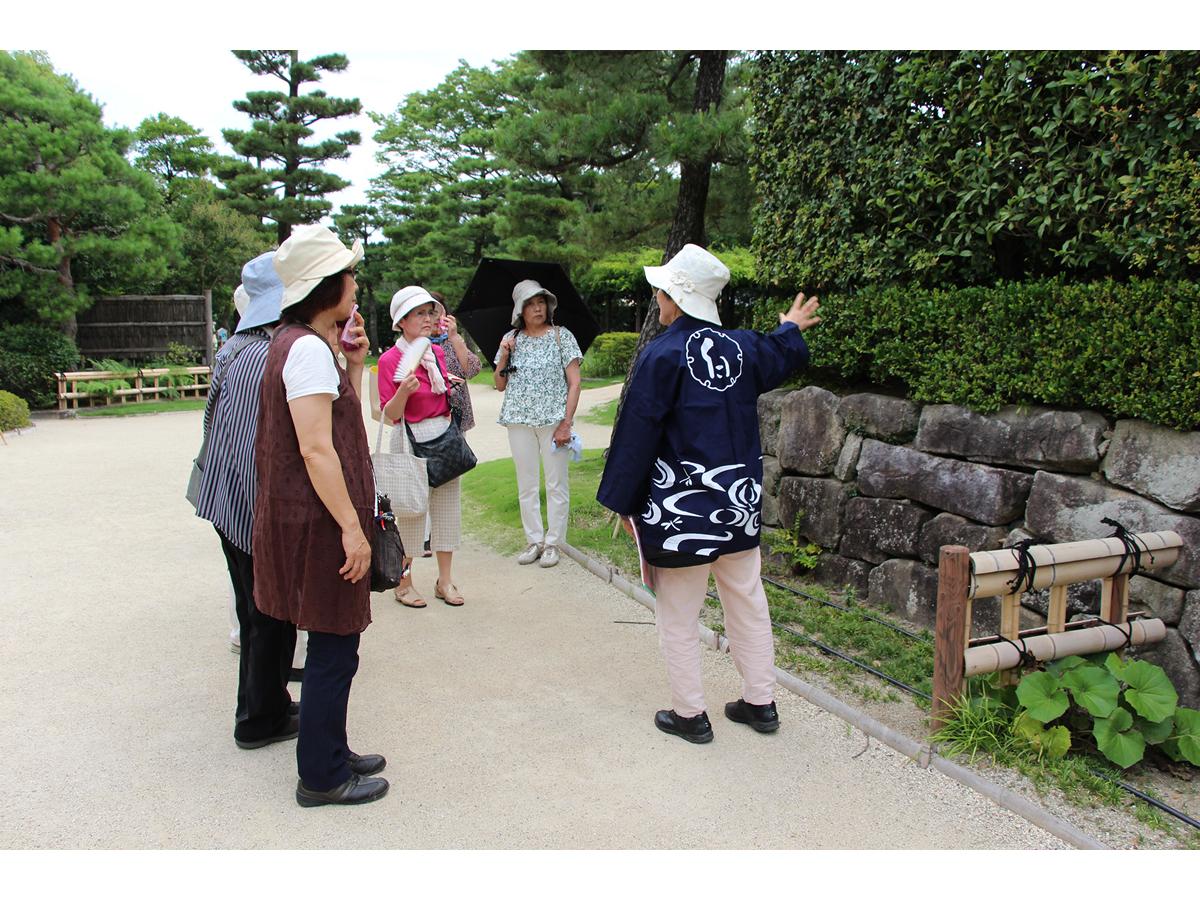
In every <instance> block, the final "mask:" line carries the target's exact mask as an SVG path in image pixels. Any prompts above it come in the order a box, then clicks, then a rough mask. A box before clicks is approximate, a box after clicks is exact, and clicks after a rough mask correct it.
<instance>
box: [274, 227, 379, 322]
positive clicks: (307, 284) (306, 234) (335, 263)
mask: <svg viewBox="0 0 1200 900" xmlns="http://www.w3.org/2000/svg"><path fill="white" fill-rule="evenodd" d="M362 258H363V246H362V241H360V240H356V241H355V242H354V245H353V246H352V247H347V246H346V245H345V244H343V243H342V242H341V241H339V240H338V238H337V235H336V234H334V233H333V231H332V230H330V229H329V228H327V227H326V226H324V225H301V226H299V227H298V228H295V229H293V230H292V236H291V237H289V238H288V239H287V240H286V241H284V242H283V243H282V244H280V245H279V249H278V250H276V251H275V271H276V273H277V274H278V275H279V280H280V281H282V282H283V302H282V303H280V307H279V308H280V309H281V310H284V309H287V308H288V307H289V306H295V305H296V304H297V303H299V302H300V301H301V300H303V299H304V298H305V297H307V296H308V295H309V294H310V293H312V289H313V288H315V287H316V286H317V285H318V284H320V283H321V280H322V279H323V278H328V277H329V276H330V275H336V274H337V273H338V272H344V271H346V270H347V269H352V268H354V267H355V266H356V265H358V264H359V263H360V262H362Z"/></svg>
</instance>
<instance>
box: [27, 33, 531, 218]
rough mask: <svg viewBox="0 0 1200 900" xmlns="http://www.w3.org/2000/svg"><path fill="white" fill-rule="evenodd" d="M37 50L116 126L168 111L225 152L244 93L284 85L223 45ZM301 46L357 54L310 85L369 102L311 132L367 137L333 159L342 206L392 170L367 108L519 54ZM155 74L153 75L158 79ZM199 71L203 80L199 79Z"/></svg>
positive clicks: (310, 53)
mask: <svg viewBox="0 0 1200 900" xmlns="http://www.w3.org/2000/svg"><path fill="white" fill-rule="evenodd" d="M10 49H15V48H10ZM30 49H33V48H30ZM36 49H44V50H46V52H47V53H49V55H50V59H51V61H52V62H53V63H54V67H55V69H56V70H57V71H59V72H64V73H67V74H70V75H72V76H74V78H75V80H76V82H78V84H79V86H80V87H81V88H82V89H83V90H85V91H87V92H88V93H90V94H91V95H92V98H93V99H94V100H96V101H97V102H98V103H100V104H101V106H102V107H103V113H104V122H105V124H106V125H109V126H117V125H120V126H124V127H127V128H135V127H137V125H138V123H139V122H141V121H142V120H143V119H145V118H147V117H150V116H155V115H157V114H158V113H160V112H165V113H167V114H169V115H173V116H178V117H179V118H181V119H183V120H184V121H186V122H187V123H188V124H190V125H192V126H194V127H196V128H198V129H200V130H201V131H203V132H204V134H205V135H206V136H207V137H208V138H209V139H210V140H211V141H212V142H213V144H214V146H215V147H216V149H217V151H218V152H220V153H225V154H232V152H233V151H232V148H230V147H229V145H228V144H226V143H225V141H224V140H223V139H222V137H221V129H223V128H238V129H246V128H249V125H250V118H249V116H247V115H246V114H245V113H241V112H238V111H237V110H235V109H234V108H233V105H232V104H233V101H234V100H236V99H240V98H244V97H245V95H246V92H247V91H264V90H279V89H280V88H282V87H283V83H282V82H280V81H279V80H278V79H276V78H273V77H269V76H261V75H255V74H253V73H252V72H251V71H250V70H249V69H247V68H246V67H245V66H244V65H243V64H242V63H241V62H239V61H238V60H237V59H236V58H235V57H234V55H233V54H232V53H231V52H230V51H229V50H226V49H221V48H216V47H213V48H201V49H196V50H193V51H191V52H189V53H188V54H187V56H186V58H185V57H183V56H181V55H180V54H179V52H178V49H177V48H175V47H173V46H170V45H166V44H164V45H159V46H153V47H146V48H143V49H142V50H140V51H138V54H137V61H138V65H137V66H136V67H134V66H129V65H118V64H114V59H113V55H112V52H111V48H109V47H108V46H105V45H102V44H90V45H87V46H62V47H56V46H54V45H53V44H51V45H49V46H40V47H37V48H36ZM296 49H297V50H299V52H300V58H301V59H311V58H313V57H314V56H320V55H322V54H326V53H344V54H345V55H346V56H347V57H348V58H349V60H350V66H349V68H347V69H346V71H344V72H340V73H335V74H330V73H325V75H324V76H323V77H322V80H321V82H320V83H319V84H312V83H309V84H306V85H305V86H304V87H303V88H302V91H303V92H305V93H309V92H311V91H312V90H314V89H315V88H319V89H321V90H324V91H325V92H326V93H327V94H329V95H330V96H332V97H357V98H358V99H359V100H360V101H362V107H363V112H362V113H361V114H360V115H358V116H355V117H345V118H341V119H333V120H329V121H326V122H320V123H318V124H316V125H315V126H314V132H315V133H314V135H313V137H312V138H311V139H310V140H312V141H320V140H323V139H325V138H328V137H332V136H333V135H334V134H335V133H337V132H340V131H347V130H356V131H358V132H359V133H360V134H361V135H362V143H361V144H359V145H357V146H355V147H352V148H351V152H350V158H349V159H347V160H331V161H330V162H328V163H326V164H325V169H326V170H327V171H329V172H332V173H334V174H336V175H340V176H341V177H343V178H345V179H347V180H348V181H350V182H351V186H350V187H348V188H346V189H345V190H343V191H339V192H337V193H335V194H329V195H327V196H328V199H329V200H331V201H332V202H333V204H334V208H335V209H337V208H338V207H340V206H342V205H344V204H353V203H363V202H365V191H366V189H367V187H368V182H369V181H370V179H371V178H372V177H373V176H375V175H377V174H379V173H380V172H381V171H382V169H383V167H382V166H381V165H379V164H378V163H376V161H375V153H376V151H377V150H378V146H377V145H376V144H375V142H374V141H373V140H372V135H373V134H374V133H375V131H376V127H375V125H374V123H373V122H372V121H371V120H370V119H369V118H368V117H367V112H369V111H371V112H383V113H391V112H394V111H395V109H396V107H397V105H398V104H400V103H401V102H402V101H403V99H404V97H405V96H407V95H408V94H410V93H413V92H415V91H425V90H429V89H430V88H432V87H434V86H436V85H437V84H439V83H440V82H441V81H442V79H443V78H444V77H445V76H446V75H447V74H448V73H449V72H450V71H451V70H453V69H454V68H455V67H456V66H457V65H458V63H459V60H460V59H465V60H466V61H467V62H468V63H470V64H471V65H473V66H477V67H478V66H486V65H489V64H490V63H492V62H493V61H495V60H499V59H503V58H505V57H507V56H509V55H510V54H512V53H513V52H515V48H513V47H511V46H504V45H503V44H501V43H497V44H495V45H494V46H491V47H487V46H480V47H478V48H471V47H463V48H461V49H455V50H434V49H424V48H419V49H415V50H409V51H406V52H403V53H398V52H396V51H388V50H354V49H352V48H349V47H347V46H346V45H341V46H335V47H327V46H318V45H313V46H304V45H299V46H297V47H296ZM147 73H153V74H152V77H147ZM198 73H203V77H197V75H198Z"/></svg>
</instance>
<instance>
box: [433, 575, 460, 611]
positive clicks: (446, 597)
mask: <svg viewBox="0 0 1200 900" xmlns="http://www.w3.org/2000/svg"><path fill="white" fill-rule="evenodd" d="M433 596H435V597H437V598H438V599H439V600H441V601H442V602H443V603H445V604H446V605H447V606H462V605H463V604H464V603H466V602H467V601H466V600H464V599H463V595H462V594H461V593H460V592H459V590H458V588H457V587H455V586H454V582H450V590H449V591H447V592H446V593H444V594H443V593H442V583H441V582H440V581H439V582H438V583H437V584H435V585H434V586H433Z"/></svg>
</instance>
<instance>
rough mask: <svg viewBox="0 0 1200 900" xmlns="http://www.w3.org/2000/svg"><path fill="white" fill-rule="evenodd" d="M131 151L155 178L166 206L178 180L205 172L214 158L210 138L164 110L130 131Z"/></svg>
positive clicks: (172, 199)
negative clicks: (131, 137) (131, 132)
mask: <svg viewBox="0 0 1200 900" xmlns="http://www.w3.org/2000/svg"><path fill="white" fill-rule="evenodd" d="M133 152H134V154H135V158H134V165H136V166H137V167H138V168H139V169H142V170H143V171H146V172H149V173H150V174H151V175H153V176H154V177H155V179H156V180H157V181H158V184H159V187H160V189H161V190H162V193H163V199H164V200H165V201H166V202H167V204H168V205H169V204H170V203H171V202H173V201H174V200H175V199H176V196H175V195H176V188H177V187H178V186H179V184H180V183H181V181H186V180H188V179H194V178H202V177H204V176H206V175H208V173H209V169H210V168H211V166H212V163H213V161H214V157H213V145H212V141H210V140H209V139H208V138H207V137H205V136H204V133H203V132H201V131H200V130H199V129H197V128H194V127H193V126H191V125H189V124H188V123H187V122H185V121H184V120H183V119H180V118H179V117H177V116H169V115H167V114H166V113H159V114H158V115H157V116H154V117H152V118H146V119H143V120H142V123H141V124H140V125H138V127H137V130H136V131H134V133H133Z"/></svg>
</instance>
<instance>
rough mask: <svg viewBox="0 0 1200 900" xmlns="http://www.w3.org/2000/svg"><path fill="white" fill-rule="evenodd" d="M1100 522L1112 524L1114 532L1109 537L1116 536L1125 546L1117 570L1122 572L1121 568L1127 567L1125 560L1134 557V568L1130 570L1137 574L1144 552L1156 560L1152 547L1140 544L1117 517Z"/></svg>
mask: <svg viewBox="0 0 1200 900" xmlns="http://www.w3.org/2000/svg"><path fill="white" fill-rule="evenodd" d="M1100 524H1101V525H1111V526H1112V527H1113V533H1112V534H1110V535H1109V537H1115V538H1116V539H1117V540H1119V541H1120V542H1121V545H1122V546H1123V547H1124V548H1125V552H1124V553H1122V554H1121V561H1120V562H1118V563H1117V568H1116V571H1117V572H1120V571H1121V569H1123V568H1124V567H1125V561H1126V560H1128V559H1129V558H1130V557H1132V558H1133V569H1131V570H1130V572H1129V574H1130V575H1136V574H1137V573H1138V572H1140V571H1141V570H1142V554H1143V553H1145V554H1146V555H1147V556H1149V557H1150V562H1151V563H1153V562H1154V554H1153V553H1152V552H1151V551H1150V548H1149V547H1145V546H1143V545H1141V544H1139V543H1138V539H1137V537H1135V536H1134V535H1133V534H1131V533H1130V532H1129V531H1128V529H1126V528H1125V526H1124V525H1122V524H1121V523H1120V522H1118V521H1117V520H1116V519H1109V518H1104V519H1101V520H1100Z"/></svg>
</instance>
